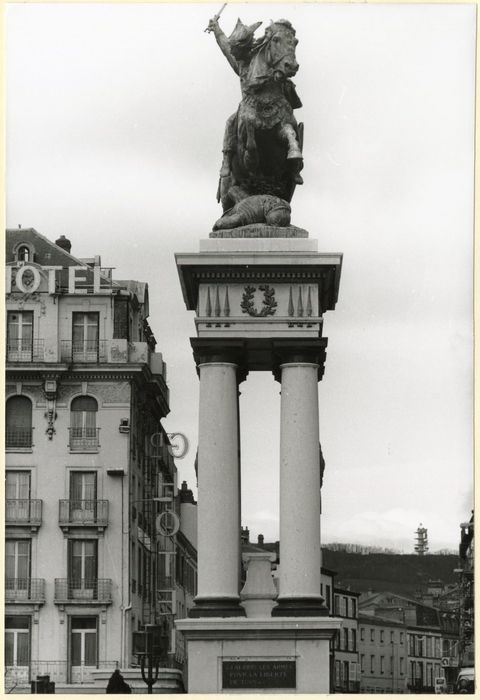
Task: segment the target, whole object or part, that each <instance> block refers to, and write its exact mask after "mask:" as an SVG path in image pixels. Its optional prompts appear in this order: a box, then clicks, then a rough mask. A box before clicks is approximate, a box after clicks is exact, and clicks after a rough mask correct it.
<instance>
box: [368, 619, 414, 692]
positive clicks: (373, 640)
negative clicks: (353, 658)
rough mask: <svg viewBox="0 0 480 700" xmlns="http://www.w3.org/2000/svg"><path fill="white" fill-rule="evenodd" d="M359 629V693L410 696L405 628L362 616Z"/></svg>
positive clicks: (386, 621)
mask: <svg viewBox="0 0 480 700" xmlns="http://www.w3.org/2000/svg"><path fill="white" fill-rule="evenodd" d="M358 628H359V635H358V651H359V657H360V692H361V693H405V692H407V672H408V653H407V634H406V631H405V629H404V628H403V626H400V625H393V624H392V623H390V622H389V621H388V620H385V619H384V620H382V619H380V618H374V617H373V616H372V617H371V618H370V616H367V615H365V614H360V616H359V620H358Z"/></svg>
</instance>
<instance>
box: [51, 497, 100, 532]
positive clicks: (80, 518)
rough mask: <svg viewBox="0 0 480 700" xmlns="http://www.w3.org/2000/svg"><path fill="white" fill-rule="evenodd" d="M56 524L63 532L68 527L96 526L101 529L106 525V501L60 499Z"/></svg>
mask: <svg viewBox="0 0 480 700" xmlns="http://www.w3.org/2000/svg"><path fill="white" fill-rule="evenodd" d="M58 524H59V525H60V527H61V528H62V530H63V531H64V532H67V531H68V529H69V528H70V527H96V528H98V529H99V530H100V531H103V530H104V529H105V528H106V527H107V525H108V501H105V500H101V501H98V500H81V501H76V500H75V501H71V500H61V501H60V502H59V516H58Z"/></svg>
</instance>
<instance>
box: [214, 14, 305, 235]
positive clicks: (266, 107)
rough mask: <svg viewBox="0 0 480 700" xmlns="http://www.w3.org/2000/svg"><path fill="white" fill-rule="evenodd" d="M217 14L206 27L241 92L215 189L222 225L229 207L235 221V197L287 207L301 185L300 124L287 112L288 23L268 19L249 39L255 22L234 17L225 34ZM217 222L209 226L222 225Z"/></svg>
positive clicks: (290, 103) (293, 64)
mask: <svg viewBox="0 0 480 700" xmlns="http://www.w3.org/2000/svg"><path fill="white" fill-rule="evenodd" d="M218 17H219V15H216V16H215V17H214V18H213V19H212V20H210V22H209V25H208V27H207V30H206V31H209V32H212V33H213V34H214V36H215V39H216V41H217V44H218V45H219V47H220V49H221V50H222V52H223V54H224V55H225V57H226V59H227V61H228V62H229V64H230V65H231V67H232V68H233V70H234V71H235V73H236V74H237V75H238V76H239V78H240V86H241V92H242V100H241V102H240V105H239V107H238V109H237V111H236V112H235V113H234V114H232V115H231V116H230V117H229V118H228V120H227V123H226V127H225V135H224V140H223V162H222V166H221V169H220V181H219V186H218V191H217V201H219V202H221V204H222V207H223V211H224V213H225V224H227V225H226V226H225V228H228V227H231V226H232V222H233V219H231V218H230V219H228V216H229V212H231V210H232V209H233V208H234V207H236V210H235V213H236V219H235V221H237V220H238V221H240V219H239V218H238V204H239V201H240V200H243V199H246V198H249V197H255V200H252V203H253V201H254V202H255V208H257V209H258V202H259V199H258V196H259V195H263V196H267V197H268V198H269V202H273V201H275V202H276V201H277V200H279V201H283V202H284V203H285V204H286V205H287V206H288V203H289V202H290V201H291V199H292V196H293V192H294V190H295V187H296V185H301V184H302V183H303V180H302V176H301V175H300V171H301V170H302V168H303V156H302V141H303V124H297V121H296V119H295V117H294V114H293V110H294V109H297V108H298V107H301V106H302V103H301V102H300V99H299V97H298V95H297V93H296V91H295V85H294V83H293V82H292V80H291V77H292V76H294V75H295V73H296V72H297V70H298V67H299V66H298V63H297V61H296V58H295V49H296V45H297V43H298V41H297V39H296V38H295V30H294V28H293V27H292V25H291V24H290V22H288V21H287V20H284V19H281V20H278V21H276V22H272V23H271V24H270V26H268V27H267V28H266V30H265V34H264V36H263V37H261V38H260V39H255V37H254V34H255V31H256V30H257V29H258V27H259V26H260V25H261V24H262V23H261V22H256V23H255V24H252V25H250V26H246V25H244V24H243V23H242V22H241V20H240V19H239V20H238V21H237V24H236V26H235V29H234V31H233V33H232V34H231V35H230V36H229V37H227V36H226V35H225V34H224V33H223V31H222V29H221V28H220V25H219V22H218ZM269 206H270V207H271V204H269ZM247 209H248V207H247ZM250 209H252V208H250ZM288 220H289V219H288ZM221 222H222V219H220V220H219V221H218V222H217V223H216V225H215V228H222V224H221ZM245 223H248V222H247V221H245ZM234 225H237V226H238V225H239V224H238V223H235V224H234ZM284 225H285V224H284Z"/></svg>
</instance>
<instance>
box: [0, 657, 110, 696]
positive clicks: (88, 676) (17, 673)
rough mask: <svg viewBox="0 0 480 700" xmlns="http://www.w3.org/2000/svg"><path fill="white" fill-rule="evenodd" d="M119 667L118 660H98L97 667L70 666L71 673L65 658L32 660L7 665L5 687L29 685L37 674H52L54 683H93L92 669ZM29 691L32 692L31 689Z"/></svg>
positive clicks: (51, 677) (51, 678)
mask: <svg viewBox="0 0 480 700" xmlns="http://www.w3.org/2000/svg"><path fill="white" fill-rule="evenodd" d="M118 667H119V664H118V661H98V662H97V665H96V666H95V667H92V666H85V665H84V664H82V665H81V666H73V667H70V668H71V670H70V674H69V672H68V670H69V664H68V662H67V661H65V660H63V661H57V660H52V661H31V662H30V664H29V665H28V666H9V665H5V688H6V689H7V690H8V688H10V687H12V686H13V687H15V686H17V685H28V684H29V683H30V681H34V680H35V679H36V677H37V676H50V680H51V681H53V682H54V683H62V684H63V683H72V684H77V683H92V682H93V681H94V676H93V675H92V670H97V669H105V670H108V671H110V672H113V671H114V670H115V669H116V668H118ZM69 675H70V677H69ZM17 692H18V691H17ZM28 692H29V693H30V689H29V690H28Z"/></svg>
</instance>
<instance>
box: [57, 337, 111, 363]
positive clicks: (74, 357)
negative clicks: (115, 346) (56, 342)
mask: <svg viewBox="0 0 480 700" xmlns="http://www.w3.org/2000/svg"><path fill="white" fill-rule="evenodd" d="M107 346H108V341H107V340H80V341H75V340H61V341H60V358H61V360H62V362H69V363H71V362H106V361H107Z"/></svg>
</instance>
